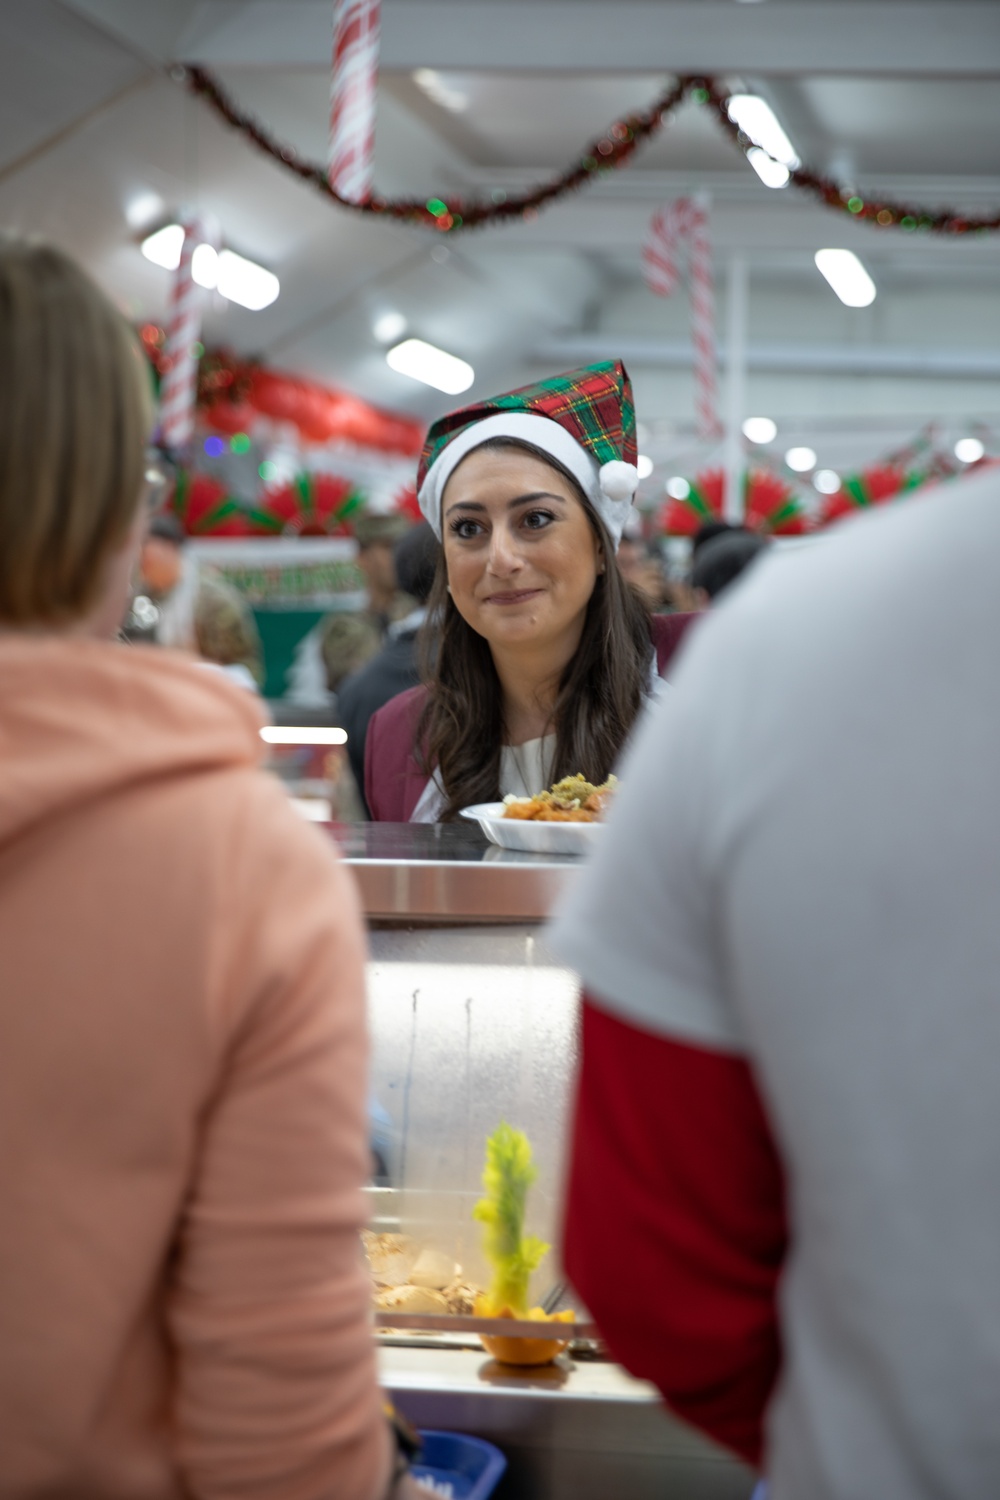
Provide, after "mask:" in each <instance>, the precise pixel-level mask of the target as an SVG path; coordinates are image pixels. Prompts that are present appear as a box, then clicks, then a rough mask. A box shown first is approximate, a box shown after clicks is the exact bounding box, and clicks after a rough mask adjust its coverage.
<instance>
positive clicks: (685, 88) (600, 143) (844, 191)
mask: <svg viewBox="0 0 1000 1500" xmlns="http://www.w3.org/2000/svg"><path fill="white" fill-rule="evenodd" d="M171 73H172V76H173V77H175V78H177V79H178V80H179V81H181V82H183V83H184V84H185V85H186V86H187V87H188V88H189V89H190V90H191V92H192V93H193V94H195V95H197V96H198V98H200V99H203V100H204V101H205V102H206V104H208V105H209V106H210V107H211V108H212V109H214V110H215V112H216V114H217V115H219V116H220V117H221V118H222V119H223V120H224V121H225V122H226V124H227V125H230V126H231V127H232V128H233V129H234V130H237V131H239V133H240V134H241V135H242V136H244V137H245V139H246V140H248V141H250V142H251V143H252V144H253V145H254V146H256V147H257V148H258V150H260V151H263V152H265V154H266V155H268V156H269V157H270V158H271V159H272V161H275V162H277V164H278V165H279V166H280V167H283V168H284V169H285V170H286V171H289V172H293V173H294V174H295V175H296V176H297V177H299V178H301V179H302V180H303V181H304V182H308V183H309V184H310V186H312V187H314V188H316V189H317V191H319V192H320V193H322V194H323V195H324V196H325V197H326V198H328V199H329V200H330V201H331V202H333V203H336V204H337V205H338V206H339V207H340V208H345V209H349V210H350V211H351V212H352V213H360V214H367V215H370V216H373V217H376V218H383V219H393V220H395V221H397V222H402V223H405V224H416V225H420V226H422V227H424V228H427V229H435V230H438V231H440V232H443V233H450V234H453V233H455V231H456V230H460V229H473V228H477V227H482V226H483V225H487V224H501V223H506V222H509V221H510V220H512V219H522V220H523V219H534V218H536V217H537V215H538V210H539V209H540V208H543V207H545V206H546V205H547V204H549V203H552V202H554V201H555V200H556V199H557V198H561V197H563V196H564V195H565V194H566V193H570V192H573V191H574V190H575V189H577V188H581V187H585V186H587V185H588V184H589V183H591V182H593V181H594V180H595V178H597V177H600V176H601V175H603V174H604V173H605V172H607V171H609V170H611V169H613V168H616V167H621V166H624V165H625V164H626V163H627V162H628V161H629V160H630V158H631V157H632V154H633V152H634V151H635V149H636V147H637V146H639V145H640V144H641V143H643V142H644V141H646V140H648V139H649V138H650V137H651V136H653V135H655V134H656V132H657V131H658V130H659V129H660V127H661V126H662V125H664V124H665V123H666V122H667V120H668V119H669V118H670V117H671V115H673V114H674V112H675V111H676V110H677V108H678V106H679V105H681V104H682V103H683V102H684V100H685V99H688V98H690V99H693V100H695V101H696V102H697V103H698V104H703V105H706V106H707V107H708V108H710V109H711V110H712V111H713V112H714V113H715V115H716V117H717V119H718V121H719V123H720V125H721V126H722V128H723V130H724V131H725V132H726V134H727V135H728V136H729V137H730V139H731V140H732V141H733V142H734V143H735V144H736V145H737V146H738V147H739V148H740V150H741V151H743V152H744V153H745V152H747V151H749V150H751V149H752V147H753V145H754V142H753V141H752V140H751V139H750V137H749V136H748V135H746V134H745V133H744V132H743V131H742V130H740V128H739V126H738V125H736V124H734V122H733V121H732V120H731V119H730V118H729V110H728V107H727V101H728V93H727V91H726V90H725V89H723V88H721V87H720V86H719V84H718V82H717V81H716V79H714V78H710V77H700V76H697V75H692V74H687V75H684V76H683V77H680V78H678V79H677V82H676V83H674V84H672V85H671V86H670V87H669V88H668V89H666V90H665V92H664V93H662V94H661V95H660V96H659V98H657V99H655V100H654V101H653V103H652V104H651V105H650V107H649V108H648V109H647V110H644V111H642V112H640V113H637V114H630V115H625V116H623V117H622V119H620V120H616V121H615V122H614V124H613V125H611V126H610V127H609V128H608V130H606V131H605V133H604V135H602V136H600V137H599V138H598V139H597V140H595V141H592V142H591V143H590V144H589V145H588V146H586V147H585V148H584V151H583V152H582V154H581V155H580V156H579V157H578V158H577V159H576V160H575V161H574V162H572V163H571V165H570V166H568V167H567V168H566V170H565V171H564V172H561V173H560V174H559V176H557V177H554V178H552V179H551V180H550V181H549V182H546V183H543V184H541V185H540V186H538V187H535V188H531V189H529V190H528V191H527V192H524V193H510V194H508V193H506V192H504V191H503V190H498V191H497V192H496V193H494V194H493V195H492V199H491V201H490V202H484V201H482V200H476V199H469V198H454V197H450V198H449V197H431V198H427V199H423V198H386V197H382V196H381V195H378V194H373V195H372V196H371V197H369V198H366V199H363V200H362V201H361V202H358V203H355V202H353V201H351V200H350V199H347V198H343V197H341V195H340V194H339V193H338V192H336V191H335V190H334V189H333V188H332V187H331V186H330V183H329V180H328V177H327V171H326V168H325V167H323V166H320V165H318V164H317V163H315V162H309V161H305V160H304V159H303V158H302V157H301V156H299V154H298V152H297V151H295V150H294V149H293V148H292V147H291V146H285V145H282V144H280V142H278V141H277V140H275V139H274V137H273V136H271V135H270V134H269V132H268V131H267V130H266V129H265V128H264V126H263V125H261V124H259V123H258V122H257V121H256V120H254V119H253V117H252V116H251V115H248V114H246V113H245V112H244V111H243V110H241V109H240V108H239V107H238V105H237V104H236V103H235V102H234V101H233V100H232V99H231V98H230V97H229V95H228V94H227V93H226V91H225V90H224V89H223V88H222V86H221V85H220V84H219V82H218V80H217V79H216V78H214V77H213V75H212V74H211V73H210V72H209V71H208V70H207V69H206V68H201V67H196V66H194V65H187V64H179V65H177V66H176V67H175V68H173V69H172V70H171ZM789 176H790V180H791V181H792V182H793V183H794V184H795V186H796V187H798V188H801V189H802V191H803V192H806V193H809V194H810V195H811V196H812V197H814V198H818V199H819V201H820V202H821V203H823V204H824V205H825V206H826V207H827V208H832V209H836V210H837V211H838V212H839V213H843V214H845V215H847V216H848V217H849V218H857V219H862V220H864V221H865V222H866V223H869V224H871V225H873V226H874V227H875V228H878V229H890V228H895V229H901V230H903V231H904V232H907V231H914V230H923V231H930V232H932V233H935V234H952V235H962V234H970V233H985V232H988V231H989V232H992V231H996V230H997V229H1000V213H990V214H986V215H982V216H978V217H977V216H975V215H970V214H966V213H960V212H959V211H958V210H957V209H939V208H927V207H926V206H923V205H920V204H913V203H902V202H900V201H899V200H898V199H890V198H878V197H874V196H872V195H870V194H864V193H859V192H858V191H857V190H856V189H855V188H853V187H845V186H844V185H843V184H842V183H839V182H836V181H835V180H834V179H833V178H832V177H827V176H826V175H825V174H824V173H822V172H815V171H813V170H812V169H811V168H809V167H794V168H791V169H790V172H789Z"/></svg>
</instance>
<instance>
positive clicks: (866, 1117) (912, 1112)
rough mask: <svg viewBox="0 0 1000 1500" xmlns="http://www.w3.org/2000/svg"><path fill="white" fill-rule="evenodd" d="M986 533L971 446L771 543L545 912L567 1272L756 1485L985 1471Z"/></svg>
mask: <svg viewBox="0 0 1000 1500" xmlns="http://www.w3.org/2000/svg"><path fill="white" fill-rule="evenodd" d="M970 537H976V538H978V539H979V545H978V546H976V547H974V548H970V546H969V538H970ZM998 549H1000V472H998V471H997V470H995V469H991V470H988V471H985V472H983V473H982V474H981V475H979V476H977V477H972V478H969V479H967V480H964V481H961V482H958V483H956V484H953V485H951V486H948V487H947V488H941V489H939V490H938V491H936V492H932V493H928V494H927V495H926V497H920V498H916V499H912V500H909V501H907V502H906V504H905V505H901V506H899V507H894V508H893V510H892V511H891V512H888V511H887V512H883V513H881V514H878V515H875V516H872V517H870V518H865V519H864V520H861V521H858V522H855V523H850V524H847V525H845V526H843V527H842V529H841V530H839V531H838V532H836V533H834V534H832V535H830V537H829V538H828V539H825V540H824V541H823V542H822V543H821V544H817V545H816V546H815V547H814V548H813V549H808V550H805V551H803V552H800V553H795V554H792V555H789V556H787V557H771V558H769V559H764V560H762V561H761V562H759V563H758V564H756V565H755V567H754V569H753V572H752V575H751V576H749V577H748V578H747V579H746V580H745V581H741V582H740V583H739V584H737V585H735V586H734V588H733V590H732V592H731V594H728V595H727V599H726V602H724V603H723V604H722V605H721V606H720V608H719V609H718V611H717V612H712V614H711V615H710V616H707V617H706V618H705V620H704V623H703V624H702V625H701V626H699V629H698V630H697V631H696V632H694V633H693V634H692V637H691V638H690V642H689V644H688V645H687V646H686V649H685V651H684V652H683V653H682V659H681V661H680V664H679V666H678V667H677V669H676V671H675V673H674V675H673V691H672V692H671V693H670V694H668V695H666V697H665V698H664V699H663V700H662V701H661V702H659V703H658V704H657V705H656V706H655V708H654V710H653V712H652V713H651V715H650V718H649V720H648V721H647V722H646V724H645V725H644V727H643V729H642V731H641V733H640V735H639V736H638V739H637V743H636V744H635V746H634V747H633V749H632V750H631V752H630V753H629V754H628V756H627V757H626V759H625V762H624V764H623V765H622V767H621V770H620V776H621V791H620V793H619V797H618V800H617V803H616V805H615V807H614V809H613V811H612V814H611V818H610V823H609V826H608V828H607V829H606V832H605V835H604V837H603V838H602V841H601V844H600V846H599V848H598V850H597V854H596V857H595V859H594V861H593V863H592V864H591V865H590V866H589V868H588V869H587V870H586V871H585V872H584V873H583V875H582V876H581V879H580V882H579V883H578V884H576V885H574V886H573V887H572V889H571V891H570V893H569V896H568V897H567V899H566V901H565V903H564V905H563V908H562V911H561V914H560V915H559V918H558V920H557V922H556V925H555V929H554V932H553V933H552V938H551V941H552V944H553V946H554V948H555V951H556V952H557V953H558V954H559V955H560V956H561V957H562V958H563V959H565V960H566V961H567V962H569V963H571V964H572V965H573V966H574V967H576V968H577V969H578V970H579V971H580V972H581V973H582V976H583V981H584V985H585V988H586V992H587V993H586V999H585V1007H584V1021H583V1049H582V1063H581V1078H580V1092H579V1099H578V1105H577V1114H576V1120H575V1125H574V1148H573V1163H572V1167H571V1172H570V1179H569V1186H568V1204H567V1219H566V1230H565V1260H566V1266H567V1270H568V1272H569V1275H570V1276H571V1278H572V1280H573V1282H574V1284H575V1286H576V1287H577V1290H578V1291H579V1293H580V1294H581V1296H582V1297H583V1298H584V1300H585V1301H586V1303H587V1305H588V1306H589V1307H590V1309H591V1310H592V1312H593V1314H594V1316H595V1317H596V1319H597V1322H598V1324H599V1325H600V1327H601V1329H602V1331H603V1333H604V1334H605V1336H606V1338H607V1340H608V1342H609V1344H610V1347H611V1350H612V1351H613V1352H614V1353H615V1354H616V1356H617V1357H618V1358H620V1359H621V1360H622V1361H623V1362H624V1363H625V1364H626V1365H627V1366H629V1368H631V1369H632V1370H633V1371H635V1372H636V1373H637V1374H640V1375H643V1376H646V1377H648V1378H650V1379H652V1380H654V1381H655V1382H656V1383H657V1384H658V1386H659V1388H660V1390H661V1392H662V1393H663V1396H664V1398H665V1399H666V1400H667V1401H668V1402H669V1403H670V1404H671V1405H672V1406H673V1407H674V1408H675V1409H676V1410H677V1411H679V1412H680V1413H681V1414H682V1415H684V1416H686V1417H687V1418H688V1419H689V1420H690V1421H692V1422H694V1423H695V1424H697V1425H698V1426H700V1427H702V1428H703V1429H705V1430H706V1431H708V1432H710V1433H712V1434H713V1435H714V1436H715V1437H716V1438H718V1439H719V1440H720V1441H722V1442H724V1443H726V1444H727V1445H728V1446H730V1447H731V1448H733V1449H734V1450H736V1451H737V1452H739V1453H741V1454H742V1455H743V1456H744V1457H745V1458H747V1459H749V1460H750V1461H752V1462H755V1463H757V1462H759V1463H762V1465H763V1468H764V1470H765V1472H766V1473H767V1474H768V1476H769V1480H770V1484H771V1496H772V1500H923V1497H926V1500H931V1497H935V1500H943V1497H947V1500H987V1497H993V1496H996V1495H997V1494H1000V1415H998V1414H1000V1168H998V1162H1000V1153H998V1149H997V1142H998V1141H1000V980H998V976H1000V672H998V668H997V653H998V647H1000V588H998V586H997V579H996V563H995V559H996V556H997V553H998ZM941 600H949V601H951V603H950V605H949V607H948V608H942V606H941V604H940V601H941ZM626 1268H627V1274H625V1272H626Z"/></svg>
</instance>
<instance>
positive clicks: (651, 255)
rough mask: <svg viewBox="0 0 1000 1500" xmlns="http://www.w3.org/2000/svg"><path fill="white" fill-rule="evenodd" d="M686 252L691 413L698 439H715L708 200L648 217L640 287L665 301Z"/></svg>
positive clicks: (688, 201) (677, 204)
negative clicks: (643, 279)
mask: <svg viewBox="0 0 1000 1500" xmlns="http://www.w3.org/2000/svg"><path fill="white" fill-rule="evenodd" d="M685 246H686V247H687V252H688V278H689V282H690V289H691V341H692V344H693V345H694V380H695V411H696V414H697V421H698V435H699V437H702V438H707V439H712V438H718V437H720V436H721V434H722V424H721V422H720V421H719V413H718V406H717V397H716V381H715V298H714V295H713V290H712V248H711V242H710V240H709V234H708V199H707V198H705V197H703V196H702V195H698V196H697V197H694V198H676V199H675V200H674V202H673V203H668V204H667V205H666V206H665V207H663V208H661V209H660V210H659V211H658V212H657V213H656V214H654V216H653V221H652V223H651V224H650V226H649V233H648V235H647V237H646V243H645V244H644V245H643V247H642V260H643V269H644V273H645V277H646V285H647V286H648V287H649V289H650V291H653V292H655V293H656V294H657V296H660V297H669V296H670V294H671V292H672V291H674V289H675V288H676V286H677V283H678V281H679V280H680V268H679V259H680V254H681V251H682V250H683V248H684V247H685Z"/></svg>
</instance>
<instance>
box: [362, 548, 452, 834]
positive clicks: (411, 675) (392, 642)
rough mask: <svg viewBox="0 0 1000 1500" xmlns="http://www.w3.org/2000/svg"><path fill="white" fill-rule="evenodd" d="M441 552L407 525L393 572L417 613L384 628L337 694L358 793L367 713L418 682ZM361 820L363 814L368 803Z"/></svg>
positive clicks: (363, 768)
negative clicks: (421, 639)
mask: <svg viewBox="0 0 1000 1500" xmlns="http://www.w3.org/2000/svg"><path fill="white" fill-rule="evenodd" d="M440 551H441V544H440V543H439V541H438V539H437V537H436V536H435V535H434V531H433V529H432V527H430V526H429V525H428V524H427V522H426V521H421V522H420V523H419V525H417V526H411V527H410V528H409V530H408V531H406V532H405V533H404V535H403V536H402V537H401V539H400V540H399V541H398V542H397V543H396V552H395V572H396V577H397V579H398V581H399V587H400V589H401V590H402V591H403V593H404V594H405V595H407V597H408V598H411V599H413V600H414V601H415V602H416V608H414V609H412V610H411V611H410V613H409V614H408V615H406V616H404V618H403V619H401V620H397V621H396V622H395V623H394V624H392V625H390V626H389V630H388V637H387V639H386V642H385V645H384V646H383V647H382V649H381V650H380V651H379V652H378V653H377V655H375V656H374V657H373V658H372V659H371V661H369V662H368V663H367V665H365V666H363V667H362V668H361V669H360V671H357V672H355V673H353V674H352V675H351V676H350V677H348V678H347V679H346V680H345V681H344V682H343V683H342V684H341V686H340V689H339V691H338V693H337V718H338V719H339V721H340V724H341V726H342V728H343V729H345V730H346V731H347V755H348V759H349V761H350V765H351V770H352V772H353V773H354V778H355V781H356V783H357V786H358V789H359V793H360V789H361V788H362V787H363V786H364V777H365V739H366V737H367V734H368V722H369V720H370V719H371V716H372V714H373V713H375V712H376V710H377V709H380V708H381V707H382V705H383V704H384V703H388V702H389V699H390V698H394V697H395V696H396V694H397V693H402V692H405V691H406V689H407V688H411V687H415V686H416V685H417V683H418V682H419V681H420V664H419V662H418V660H417V637H418V635H419V632H420V629H421V627H422V626H423V625H424V623H425V621H426V619H427V608H426V606H427V600H428V598H429V597H430V592H431V588H432V587H433V584H434V573H435V569H436V567H437V560H438V554H439V552H440ZM431 651H432V652H433V645H432V646H431ZM365 815H366V816H367V815H368V809H367V804H365Z"/></svg>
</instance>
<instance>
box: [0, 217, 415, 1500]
mask: <svg viewBox="0 0 1000 1500" xmlns="http://www.w3.org/2000/svg"><path fill="white" fill-rule="evenodd" d="M150 425H151V404H150V397H149V390H148V376H147V373H146V370H145V363H144V360H143V357H142V355H141V353H140V351H139V349H138V345H137V342H136V340H135V339H134V337H133V334H132V332H131V330H130V329H129V327H128V325H127V324H126V322H125V320H124V318H123V317H122V316H121V315H120V314H119V313H118V312H117V311H116V310H115V308H114V307H113V306H112V304H111V303H110V302H109V301H108V300H107V299H106V298H105V296H104V295H103V294H102V293H101V292H100V291H98V289H97V288H96V287H95V286H94V285H93V283H91V282H90V281H89V279H88V278H87V277H86V276H84V274H83V273H82V272H81V271H80V270H79V269H78V268H77V267H76V266H75V265H74V264H73V263H72V262H71V261H69V260H68V259H67V258H66V257H65V256H64V255H62V254H61V253H60V252H58V251H56V250H54V249H49V248H46V247H44V246H36V245H32V244H28V243H25V242H23V241H18V240H11V239H8V240H5V241H3V242H0V703H2V715H3V733H2V736H0V786H2V787H3V788H4V789H5V791H4V795H3V796H2V797H0V953H2V955H3V960H2V968H3V983H2V986H0V1055H2V1056H3V1064H4V1085H3V1090H2V1096H0V1328H2V1330H3V1336H2V1338H0V1434H2V1437H0V1493H2V1494H3V1495H4V1496H5V1497H9V1500H22V1497H23V1500H27V1497H29V1496H40V1495H43V1494H44V1495H46V1496H50V1497H52V1500H57V1497H66V1500H69V1497H71V1496H72V1497H77V1496H83V1495H87V1496H88V1497H93V1500H129V1497H135V1496H137V1495H140V1494H141V1495H142V1496H143V1497H144V1500H182V1497H188V1496H189V1497H195V1500H202V1497H204V1500H223V1497H225V1500H238V1497H240V1496H245V1497H247V1500H249V1497H251V1496H253V1497H254V1500H271V1497H273V1500H288V1497H290V1496H295V1497H296V1500H383V1497H384V1496H386V1495H388V1494H389V1493H390V1492H392V1493H393V1494H394V1495H400V1496H402V1495H404V1494H408V1493H411V1492H412V1493H414V1494H416V1493H417V1492H416V1490H415V1488H413V1489H411V1481H410V1480H409V1479H408V1478H406V1477H405V1476H404V1477H403V1478H401V1479H400V1481H399V1484H398V1485H395V1486H394V1478H393V1476H394V1474H395V1471H396V1463H397V1460H396V1457H395V1451H394V1443H393V1440H392V1438H391V1435H390V1432H389V1429H388V1427H387V1424H386V1422H385V1419H384V1416H383V1413H382V1409H381V1399H380V1394H379V1390H378V1387H377V1383H376V1375H375V1360H374V1349H373V1345H372V1338H371V1319H370V1313H369V1283H368V1279H367V1276H366V1274H365V1271H364V1268H363V1265H362V1261H361V1255H360V1247H359V1238H358V1234H359V1230H360V1228H361V1226H362V1225H363V1223H364V1222H365V1217H366V1211H365V1205H364V1201H363V1194H362V1186H363V1183H364V1181H365V1179H366V1177H367V1175H368V1170H369V1152H368V1144H367V1130H366V1120H365V1094H366V1054H367V1043H366V1037H365V1025H364V941H363V934H362V925H361V919H360V914H359V911H358V907H357V900H356V896H355V892H354V887H353V883H352V882H351V881H350V880H349V878H348V877H347V875H346V873H345V872H344V871H343V869H342V867H341V866H340V865H339V863H338V861H337V858H336V856H335V854H334V852H333V849H332V845H331V844H330V843H329V842H328V841H327V840H326V839H324V838H323V837H322V836H320V835H319V834H318V833H317V831H316V830H315V829H313V828H310V827H309V826H308V825H307V824H305V823H304V822H302V821H301V820H300V819H299V818H298V817H297V816H296V814H295V813H294V811H293V810H292V809H291V808H290V807H289V805H288V801H287V799H286V797H285V794H284V793H283V791H282V790H281V788H280V787H279V785H278V784H277V782H276V781H275V780H273V779H272V778H271V777H269V776H266V775H264V774H263V773H262V772H261V770H260V759H261V750H262V745H261V740H260V737H259V728H260V722H261V721H260V717H259V714H258V712H257V710H256V708H255V705H254V702H253V700H252V699H251V697H250V696H249V695H248V694H246V693H244V692H242V691H241V690H239V689H237V688H236V687H234V686H233V685H232V684H230V683H228V682H226V681H225V680H224V679H223V678H222V677H221V676H218V675H216V674H213V673H209V672H206V671H204V670H203V669H201V668H200V667H199V666H197V665H196V664H195V663H193V662H191V661H189V660H186V659H184V658H182V657H180V656H178V655H175V654H174V653H172V652H167V651H150V650H146V649H144V648H143V647H128V646H125V645H121V644H118V643H117V642H116V641H115V640H114V639H113V638H114V637H115V635H116V633H117V631H118V628H119V625H120V623H121V620H122V618H123V616H124V614H125V611H126V607H127V602H128V595H129V587H130V579H131V576H132V573H133V569H134V567H135V563H136V559H137V557H138V554H139V551H140V548H141V546H142V538H143V532H144V527H145V524H146V519H147V516H146V514H145V510H146V503H145V500H144V498H143V495H142V480H143V468H144V446H145V442H146V437H147V433H148V430H149V427H150Z"/></svg>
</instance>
